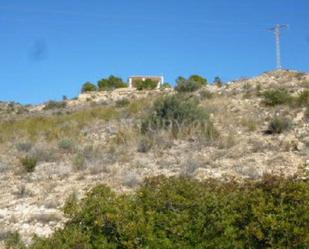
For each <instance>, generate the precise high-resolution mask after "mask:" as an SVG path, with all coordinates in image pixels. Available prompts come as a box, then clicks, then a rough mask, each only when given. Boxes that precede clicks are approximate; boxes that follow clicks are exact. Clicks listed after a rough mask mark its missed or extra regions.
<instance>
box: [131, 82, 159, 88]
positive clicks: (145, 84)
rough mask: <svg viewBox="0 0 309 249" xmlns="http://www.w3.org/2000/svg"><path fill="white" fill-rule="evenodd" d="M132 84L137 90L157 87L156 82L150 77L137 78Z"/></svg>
mask: <svg viewBox="0 0 309 249" xmlns="http://www.w3.org/2000/svg"><path fill="white" fill-rule="evenodd" d="M134 85H135V87H136V89H137V90H152V89H155V88H156V87H157V85H158V83H157V82H155V81H153V80H151V79H146V80H138V81H136V82H135V84H134Z"/></svg>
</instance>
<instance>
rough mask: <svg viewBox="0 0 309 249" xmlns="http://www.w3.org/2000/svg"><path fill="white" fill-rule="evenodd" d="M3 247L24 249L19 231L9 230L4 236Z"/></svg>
mask: <svg viewBox="0 0 309 249" xmlns="http://www.w3.org/2000/svg"><path fill="white" fill-rule="evenodd" d="M5 237H6V238H5V243H4V244H5V248H6V249H26V246H25V244H24V243H23V241H22V239H21V237H20V235H19V233H17V232H14V233H12V232H10V233H8V234H7V235H6V236H5Z"/></svg>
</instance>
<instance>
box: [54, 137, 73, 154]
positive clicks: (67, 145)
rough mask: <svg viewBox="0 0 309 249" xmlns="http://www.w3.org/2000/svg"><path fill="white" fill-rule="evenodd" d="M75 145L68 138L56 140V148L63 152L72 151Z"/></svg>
mask: <svg viewBox="0 0 309 249" xmlns="http://www.w3.org/2000/svg"><path fill="white" fill-rule="evenodd" d="M75 147H76V146H75V142H74V141H73V140H72V139H70V138H63V139H61V140H60V141H59V142H58V148H59V149H61V150H63V151H65V152H73V151H74V150H75Z"/></svg>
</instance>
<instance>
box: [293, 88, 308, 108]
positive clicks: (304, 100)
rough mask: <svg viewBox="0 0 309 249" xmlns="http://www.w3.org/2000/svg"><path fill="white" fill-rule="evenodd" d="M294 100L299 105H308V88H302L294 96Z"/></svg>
mask: <svg viewBox="0 0 309 249" xmlns="http://www.w3.org/2000/svg"><path fill="white" fill-rule="evenodd" d="M296 102H297V104H298V105H299V106H308V105H309V90H304V91H303V92H301V93H300V94H299V96H298V97H297V98H296Z"/></svg>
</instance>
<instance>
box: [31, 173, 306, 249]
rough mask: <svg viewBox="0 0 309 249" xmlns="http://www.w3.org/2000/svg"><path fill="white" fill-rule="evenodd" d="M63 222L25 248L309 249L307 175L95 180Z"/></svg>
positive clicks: (72, 204)
mask: <svg viewBox="0 0 309 249" xmlns="http://www.w3.org/2000/svg"><path fill="white" fill-rule="evenodd" d="M65 211H66V214H67V216H68V217H70V218H71V219H70V221H69V222H68V223H67V224H66V226H65V227H64V228H63V229H61V230H57V231H56V232H55V233H54V234H53V235H52V236H51V237H49V238H42V239H39V238H37V239H35V241H34V244H33V245H32V246H30V248H32V249H38V248H40V249H54V248H123V249H130V248H150V249H152V248H170V249H173V248H175V249H176V248H177V249H178V248H188V249H190V248H192V249H193V248H224V249H228V248H292V249H293V248H308V245H309V233H308V231H309V217H308V213H309V182H308V180H296V179H294V178H291V179H283V178H276V177H265V178H264V179H263V180H261V181H257V182H244V183H235V182H232V183H231V182H230V183H224V182H220V181H215V180H211V181H207V182H199V181H195V180H190V179H188V178H170V179H167V178H164V177H156V178H151V179H148V180H146V182H145V183H144V185H143V186H142V187H141V188H140V189H139V190H138V191H137V192H136V193H135V194H131V195H122V196H120V195H116V194H115V193H114V192H112V191H111V190H110V189H109V188H108V187H106V186H103V185H100V186H97V187H95V188H94V189H93V190H92V191H90V192H89V193H88V194H87V196H86V198H84V199H83V200H82V201H81V202H79V203H77V201H76V199H73V201H72V199H70V200H69V203H67V204H66V205H65Z"/></svg>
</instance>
